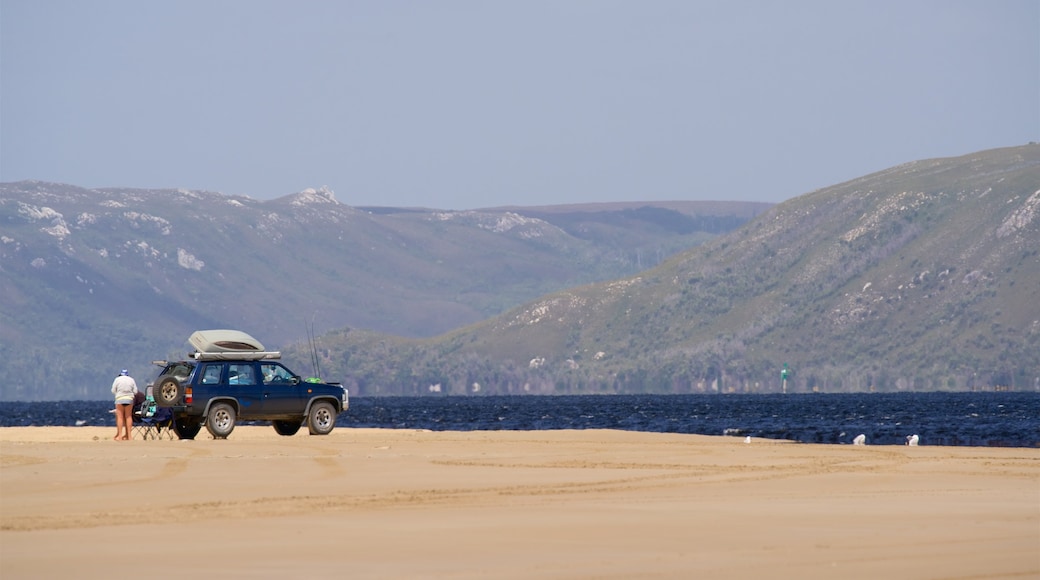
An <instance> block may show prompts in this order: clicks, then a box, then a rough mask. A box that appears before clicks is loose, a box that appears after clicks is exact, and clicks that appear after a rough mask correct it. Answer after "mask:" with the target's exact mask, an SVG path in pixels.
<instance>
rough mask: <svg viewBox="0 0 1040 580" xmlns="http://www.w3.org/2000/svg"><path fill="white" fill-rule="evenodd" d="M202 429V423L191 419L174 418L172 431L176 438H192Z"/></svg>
mask: <svg viewBox="0 0 1040 580" xmlns="http://www.w3.org/2000/svg"><path fill="white" fill-rule="evenodd" d="M201 429H202V423H201V422H199V421H193V420H191V419H174V420H173V432H174V433H176V434H177V438H178V439H194V438H195V436H196V435H198V434H199V430H201Z"/></svg>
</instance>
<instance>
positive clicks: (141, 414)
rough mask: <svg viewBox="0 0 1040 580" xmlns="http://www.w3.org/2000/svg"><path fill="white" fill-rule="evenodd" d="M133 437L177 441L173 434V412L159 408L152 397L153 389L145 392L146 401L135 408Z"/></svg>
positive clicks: (150, 388)
mask: <svg viewBox="0 0 1040 580" xmlns="http://www.w3.org/2000/svg"><path fill="white" fill-rule="evenodd" d="M133 415H134V428H133V435H134V438H135V439H136V438H137V436H138V435H140V437H141V439H176V438H177V437H176V435H175V434H174V432H173V412H172V411H170V410H169V409H167V408H165V407H157V406H156V405H155V399H154V398H153V397H152V387H150V386H149V387H148V388H147V389H146V391H145V396H144V400H143V401H141V403H140V404H139V405H135V407H134V413H133Z"/></svg>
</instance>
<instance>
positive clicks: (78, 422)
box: [76, 419, 87, 427]
mask: <svg viewBox="0 0 1040 580" xmlns="http://www.w3.org/2000/svg"><path fill="white" fill-rule="evenodd" d="M86 424H87V420H86V419H76V426H77V427H82V426H84V425H86Z"/></svg>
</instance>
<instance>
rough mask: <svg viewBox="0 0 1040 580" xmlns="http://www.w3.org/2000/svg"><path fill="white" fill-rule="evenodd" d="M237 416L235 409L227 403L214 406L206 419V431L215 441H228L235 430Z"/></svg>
mask: <svg viewBox="0 0 1040 580" xmlns="http://www.w3.org/2000/svg"><path fill="white" fill-rule="evenodd" d="M235 415H236V414H235V408H234V407H232V406H231V405H229V404H227V403H217V404H215V405H213V406H212V407H210V409H209V415H208V416H207V417H206V430H207V431H209V434H210V435H212V436H213V438H214V439H227V436H228V435H231V432H232V431H234V430H235Z"/></svg>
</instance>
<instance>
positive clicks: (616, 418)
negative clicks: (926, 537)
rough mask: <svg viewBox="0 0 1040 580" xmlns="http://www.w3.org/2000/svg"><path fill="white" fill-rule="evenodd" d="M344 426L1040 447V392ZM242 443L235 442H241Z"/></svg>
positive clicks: (530, 404)
mask: <svg viewBox="0 0 1040 580" xmlns="http://www.w3.org/2000/svg"><path fill="white" fill-rule="evenodd" d="M110 408H111V404H110V403H108V402H107V401H72V402H68V401H65V402H37V403H10V402H9V403H0V426H5V427H11V426H31V425H40V426H44V425H57V426H76V425H92V426H113V427H114V426H115V420H114V417H113V416H112V414H111V413H109V409H110ZM337 426H338V427H341V428H349V427H377V428H388V429H429V430H434V431H452V430H454V431H474V430H516V431H529V430H551V429H622V430H627V431H647V432H659V433H691V434H702V435H730V436H736V437H746V436H751V437H760V438H766V439H788V440H793V441H800V442H803V443H832V444H851V443H852V440H853V438H855V437H856V436H857V435H859V434H861V433H862V434H864V435H866V438H867V444H868V445H869V444H876V445H893V444H902V443H903V442H905V440H906V437H907V436H908V435H913V434H917V435H919V436H920V441H921V445H964V446H999V447H1037V446H1040V393H1015V392H1004V393H874V394H798V395H794V394H789V395H579V396H470V397H432V396H431V397H355V398H353V399H351V407H350V409H349V410H348V411H347V412H346V413H343V414H342V415H340V417H339V419H338V421H337ZM232 436H233V435H232Z"/></svg>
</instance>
